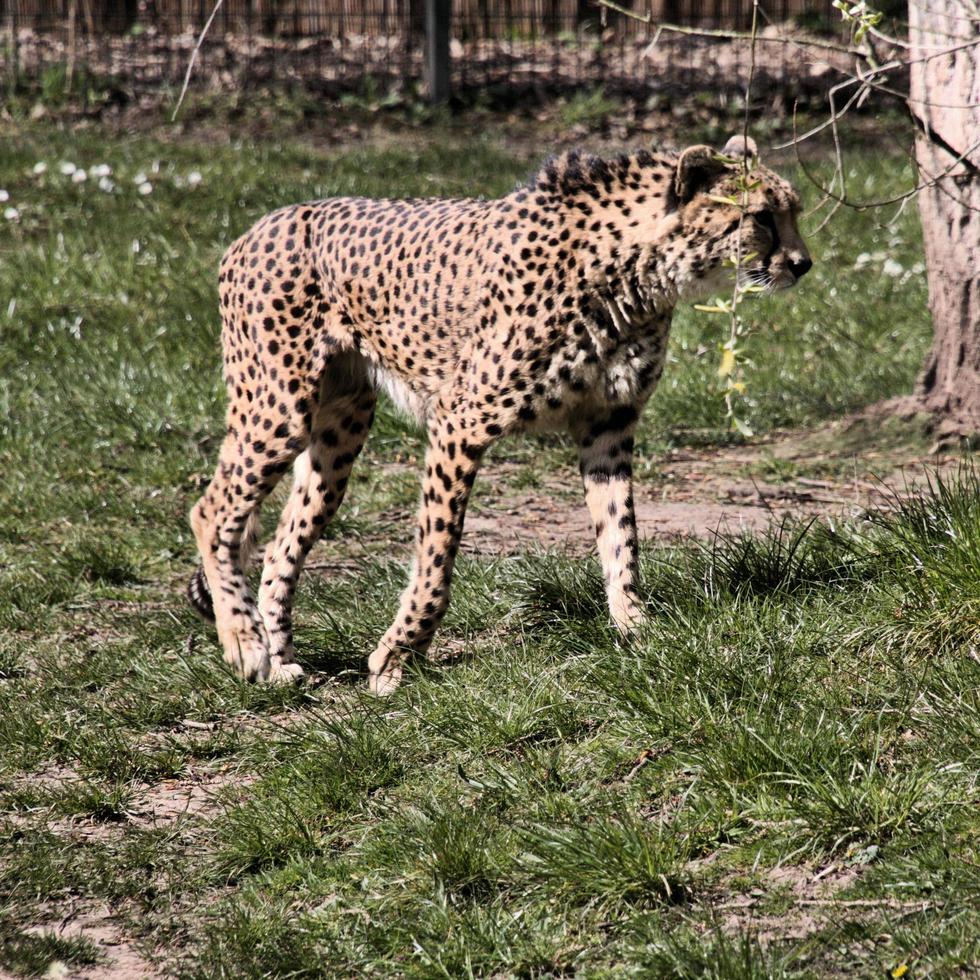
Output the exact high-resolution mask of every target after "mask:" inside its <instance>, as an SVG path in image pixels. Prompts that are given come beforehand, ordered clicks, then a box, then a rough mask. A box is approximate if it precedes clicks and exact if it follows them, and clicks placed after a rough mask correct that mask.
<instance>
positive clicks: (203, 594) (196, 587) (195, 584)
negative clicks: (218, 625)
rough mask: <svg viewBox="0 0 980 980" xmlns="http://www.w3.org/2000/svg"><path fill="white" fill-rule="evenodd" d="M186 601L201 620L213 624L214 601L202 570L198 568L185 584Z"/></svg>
mask: <svg viewBox="0 0 980 980" xmlns="http://www.w3.org/2000/svg"><path fill="white" fill-rule="evenodd" d="M187 599H188V601H189V602H190V604H191V607H192V608H193V609H194V611H195V612H196V613H197V614H198V615H199V616H200V617H201V619H203V620H204V621H205V622H206V623H213V622H214V601H213V600H212V598H211V588H210V587H209V586H208V580H207V579H206V578H205V577H204V569H203V568H200V567H198V569H197V571H196V572H194V574H193V575H192V576H191V580H190V581H189V582H188V583H187Z"/></svg>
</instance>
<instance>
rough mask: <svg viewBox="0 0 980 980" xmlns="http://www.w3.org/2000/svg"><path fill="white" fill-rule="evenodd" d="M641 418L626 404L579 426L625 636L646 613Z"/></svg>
mask: <svg viewBox="0 0 980 980" xmlns="http://www.w3.org/2000/svg"><path fill="white" fill-rule="evenodd" d="M636 420H637V412H636V409H634V408H633V407H632V406H628V405H627V406H621V407H618V408H613V409H611V410H610V411H609V412H608V413H606V414H604V415H601V416H599V417H596V418H592V419H590V420H589V421H588V422H586V423H584V424H582V425H581V426H577V427H576V429H575V431H574V435H575V437H576V438H577V440H578V443H579V465H580V468H581V471H582V482H583V484H584V485H585V501H586V504H587V505H588V508H589V513H590V514H591V515H592V523H593V525H594V526H595V535H596V544H597V546H598V550H599V560H600V562H601V563H602V573H603V578H604V580H605V585H606V597H607V599H608V602H609V612H610V615H611V616H612V620H613V622H614V623H615V624H616V627H617V628H618V629H619V631H620V632H621V633H623V634H624V635H628V634H630V633H632V632H633V630H635V629H636V627H637V626H639V625H640V624H641V623H642V622H643V620H644V618H645V616H644V612H643V607H642V606H641V605H640V603H639V601H638V599H637V587H638V585H639V571H640V561H639V545H638V541H637V535H636V515H635V512H634V507H633V430H634V428H635V426H636Z"/></svg>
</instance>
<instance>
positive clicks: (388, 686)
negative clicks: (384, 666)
mask: <svg viewBox="0 0 980 980" xmlns="http://www.w3.org/2000/svg"><path fill="white" fill-rule="evenodd" d="M401 679H402V669H401V667H393V668H390V669H389V670H385V671H383V672H382V673H380V674H374V673H371V674H369V675H368V690H369V691H370V692H371V693H372V694H376V695H377V696H378V697H379V698H383V697H386V696H387V695H389V694H393V693H394V692H395V690H396V689H397V687H398V685H399V684H400V683H401Z"/></svg>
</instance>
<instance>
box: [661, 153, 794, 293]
mask: <svg viewBox="0 0 980 980" xmlns="http://www.w3.org/2000/svg"><path fill="white" fill-rule="evenodd" d="M743 158H744V159H745V160H746V161H747V163H748V168H749V170H748V185H749V190H748V199H747V203H746V207H745V212H744V216H743V212H742V210H740V208H739V207H738V205H736V204H732V203H728V200H735V201H741V200H742V193H743V191H742V190H741V189H740V178H741V176H742V173H743V164H742V160H743ZM674 190H675V192H676V200H677V203H678V211H677V218H678V220H679V221H680V223H681V230H682V237H683V239H684V240H685V242H686V243H688V244H689V245H690V247H689V248H688V250H687V251H686V252H685V253H684V254H683V255H682V256H681V258H680V261H681V263H682V267H681V268H680V269H678V270H677V271H678V285H679V287H680V294H681V296H682V298H684V299H693V298H698V297H703V296H706V295H710V294H713V293H717V292H719V291H724V290H725V289H727V288H730V287H731V284H732V270H733V266H734V263H733V261H732V259H733V257H734V256H735V255H741V256H744V257H745V258H743V259H742V261H741V263H740V269H739V277H740V282H741V283H742V284H743V285H758V286H761V287H763V288H764V289H766V290H767V291H771V290H775V289H785V288H788V287H789V286H794V285H796V283H797V282H798V281H799V279H800V277H801V276H804V275H805V274H806V273H807V271H808V270H809V269H810V267H811V266H812V265H813V263H812V262H811V261H810V254H809V252H808V251H807V247H806V245H805V244H804V242H803V239H802V238H801V237H800V232H799V230H798V228H797V226H796V217H797V213H798V212H799V207H800V197H799V194H797V192H796V191H795V190H794V188H793V187H792V185H791V184H790V183H789V182H788V181H786V180H783V178H782V177H780V176H779V175H778V174H775V173H773V171H771V170H769V169H768V168H767V167H763V166H761V165H760V164H759V162H758V151H757V150H756V146H755V143H754V142H753V141H752V140H751V139H749V140H747V141H746V140H745V139H743V137H741V136H733V137H732V138H731V139H730V140H729V141H728V143H727V144H726V146H725V149H724V150H723V151H722V152H721V154H718V153H717V152H716V151H715V150H713V149H712V148H711V147H709V146H692V147H689V148H688V149H686V150H684V152H683V153H681V155H680V157H679V158H678V160H677V167H676V170H675V173H674ZM740 240H741V246H740Z"/></svg>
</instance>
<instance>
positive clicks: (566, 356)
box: [189, 147, 810, 693]
mask: <svg viewBox="0 0 980 980" xmlns="http://www.w3.org/2000/svg"><path fill="white" fill-rule="evenodd" d="M740 167H741V164H738V165H736V164H734V163H732V162H731V161H725V160H723V159H720V158H719V157H718V156H717V154H715V152H714V151H712V150H710V149H709V148H708V147H691V148H689V149H688V150H685V151H684V152H683V153H682V154H677V153H674V152H668V151H663V152H655V153H649V152H637V153H633V154H630V155H624V156H621V157H618V158H616V159H613V160H603V159H599V158H597V157H594V156H589V155H586V154H584V153H580V152H572V153H568V154H565V155H564V156H561V157H559V158H557V159H554V160H552V161H550V162H548V163H546V164H545V165H544V166H543V167H542V169H541V170H540V171H539V172H538V173H537V175H536V176H535V177H534V178H533V179H532V180H531V181H530V182H529V183H528V184H526V185H525V186H522V187H520V188H518V189H517V190H516V191H514V192H513V193H511V194H508V195H507V196H505V197H503V198H500V199H499V200H491V201H483V200H368V199H363V198H338V199H333V200H326V201H317V202H313V203H309V204H300V205H295V206H292V207H287V208H283V209H282V210H279V211H276V212H274V213H272V214H270V215H268V216H267V217H265V218H263V219H262V220H261V221H259V222H258V223H257V224H256V225H255V226H254V227H253V228H252V229H251V230H250V231H249V232H248V233H247V234H245V235H244V236H243V237H242V238H240V239H239V240H238V241H237V242H235V243H234V244H233V245H232V246H231V248H230V249H229V250H228V252H227V254H226V255H225V257H224V260H223V262H222V264H221V271H220V277H219V283H220V298H221V313H222V320H223V332H222V341H223V348H224V365H225V378H226V382H227V387H228V414H227V434H226V436H225V440H224V444H223V446H222V448H221V453H220V458H219V462H218V466H217V471H216V473H215V475H214V478H213V480H212V482H211V484H210V486H209V487H208V489H207V491H206V492H205V494H204V496H203V497H202V498H201V499H200V501H199V502H198V503H197V505H196V506H195V507H194V509H193V511H192V514H191V524H192V527H193V529H194V533H195V536H196V539H197V544H198V547H199V550H200V554H201V559H202V566H201V570H200V571H199V572H198V573H197V574H196V575H195V577H194V579H193V580H192V583H191V586H190V588H189V595H190V598H191V601H192V603H193V604H194V606H195V607H196V608H197V609H198V610H199V611H201V612H202V614H204V615H208V614H209V613H212V614H213V617H214V618H215V620H216V623H217V630H218V636H219V638H220V641H221V644H222V647H223V648H224V654H225V658H226V660H227V661H228V662H229V663H230V664H232V665H233V667H234V668H235V669H236V670H237V671H238V672H239V673H240V674H241V675H242V676H243V677H246V678H249V679H260V680H266V679H267V680H291V679H295V678H298V677H299V676H300V675H301V674H302V671H301V670H300V668H299V667H298V666H297V665H296V664H295V663H293V640H292V625H291V620H292V616H291V608H292V600H293V593H294V590H295V587H296V580H297V578H298V576H299V574H300V570H301V568H302V566H303V562H304V559H305V558H306V555H307V553H308V551H309V549H310V547H311V546H312V545H313V543H314V542H315V541H316V539H317V538H318V537H319V535H320V534H321V532H322V531H323V528H324V526H325V525H326V523H327V522H328V521H329V520H330V519H331V517H332V516H333V515H334V513H335V512H336V510H337V508H338V507H339V506H340V504H341V501H342V500H343V497H344V491H345V490H346V487H347V481H348V479H349V476H350V472H351V468H352V466H353V464H354V461H355V459H356V457H357V455H358V453H360V451H361V448H362V446H363V445H364V440H365V439H366V437H367V434H368V430H369V429H370V427H371V422H372V420H373V418H374V409H375V402H376V399H377V396H378V392H379V391H380V390H384V391H386V392H387V393H388V394H389V395H390V396H391V397H392V398H393V399H394V401H395V402H396V403H397V404H398V405H399V406H401V407H402V408H403V409H404V410H405V411H407V412H408V413H409V414H411V415H412V416H414V417H415V418H416V419H418V421H419V422H420V423H421V424H422V425H423V426H424V427H425V428H426V430H427V433H428V438H429V448H428V451H427V453H426V459H425V472H424V474H423V479H422V502H421V507H420V512H419V518H418V525H417V528H416V549H415V559H414V563H413V566H412V571H411V578H410V581H409V584H408V587H407V588H406V590H405V592H404V594H403V596H402V599H401V603H400V606H399V609H398V612H397V615H396V616H395V619H394V622H393V623H392V625H391V627H390V628H389V629H388V631H387V633H385V635H384V637H383V638H382V639H381V641H380V643H379V644H378V647H377V649H376V650H375V651H374V653H372V654H371V656H370V658H369V660H368V669H369V674H370V684H371V688H372V690H374V691H376V692H378V693H386V692H388V691H390V690H392V689H393V688H394V687H395V686H396V685H397V684H398V682H399V679H400V676H401V671H402V663H403V660H404V658H405V657H406V656H407V655H409V654H412V653H420V652H423V651H425V650H426V648H427V647H428V646H429V643H430V641H431V640H432V636H433V633H434V632H435V630H436V627H437V626H438V624H439V622H440V620H441V619H442V618H443V615H444V614H445V612H446V608H447V606H448V603H449V589H450V579H451V576H452V570H453V563H454V560H455V557H456V552H457V549H458V547H459V542H460V537H461V535H462V532H463V520H464V516H465V512H466V505H467V499H468V497H469V494H470V490H471V488H472V486H473V482H474V480H475V478H476V474H477V470H478V469H479V466H480V460H481V458H482V457H483V454H484V453H485V452H486V450H487V447H488V446H490V445H491V443H493V442H494V441H496V440H497V439H500V438H502V437H503V436H506V435H509V434H511V433H515V432H522V431H545V430H547V431H554V430H563V431H568V432H570V433H571V435H572V437H573V438H574V439H575V441H576V442H577V444H578V446H579V450H580V461H581V475H582V480H583V483H584V487H585V499H586V503H587V506H588V508H589V511H590V513H591V515H592V520H593V523H594V525H595V532H596V539H597V545H598V551H599V556H600V559H601V562H602V566H603V571H604V576H605V582H606V588H607V592H608V601H609V608H610V613H611V616H612V619H613V621H614V622H615V624H616V625H617V626H618V627H619V628H620V629H621V630H622V631H623V632H624V633H629V632H630V631H631V630H632V629H633V628H634V627H635V626H636V624H637V623H639V622H640V621H641V620H642V617H643V613H642V609H641V606H640V603H639V601H638V599H637V574H638V556H637V536H636V525H635V520H634V513H633V492H632V455H633V432H634V429H635V426H636V424H637V420H638V417H639V414H640V411H641V409H642V407H643V405H644V403H645V402H646V400H647V399H648V398H649V396H650V394H651V392H652V391H653V389H654V387H655V386H656V384H657V381H658V380H659V378H660V373H661V370H662V368H663V364H664V358H665V354H666V346H667V335H668V331H669V329H670V321H671V315H672V312H673V310H674V307H675V305H676V304H677V303H678V302H679V301H680V300H684V299H690V298H695V297H697V296H700V295H705V294H708V293H711V292H712V291H715V290H716V289H719V288H721V289H729V288H730V282H729V281H728V280H729V278H730V274H731V273H730V270H729V269H727V268H726V264H725V263H726V260H727V259H729V257H730V256H732V255H733V254H734V253H735V251H736V242H737V239H738V237H739V235H741V239H742V254H743V255H744V254H749V255H752V256H753V257H752V258H751V259H750V261H749V262H748V263H747V265H746V267H745V269H744V270H743V274H744V275H746V276H748V277H750V278H752V279H754V280H756V281H760V282H762V283H763V284H765V285H767V286H771V287H778V286H785V285H790V284H792V283H793V282H795V281H796V279H797V278H798V277H799V276H800V275H802V274H803V273H804V272H805V271H806V269H807V268H809V264H810V262H809V258H808V256H807V253H806V248H805V246H804V244H803V242H802V241H801V239H800V237H799V234H798V233H797V231H796V223H795V216H796V211H797V208H798V204H799V201H798V198H797V195H796V193H795V192H794V191H793V189H792V188H791V187H790V186H789V185H788V184H787V183H786V182H785V181H783V180H782V179H781V178H779V177H778V176H777V175H776V174H774V173H773V172H771V171H770V170H767V169H765V168H762V167H759V166H758V165H753V171H752V182H753V183H754V184H755V186H754V187H753V189H752V190H751V193H750V197H749V204H748V214H747V215H745V216H744V217H743V215H742V213H741V212H740V210H739V209H738V208H737V207H734V206H733V205H731V204H729V203H726V202H725V201H724V200H722V199H723V198H725V197H726V196H730V195H732V194H734V193H736V191H737V185H736V179H737V176H738V172H739V169H740ZM290 468H291V469H292V473H293V489H292V492H291V495H290V497H289V500H288V502H287V503H286V505H285V509H284V511H283V513H282V516H281V518H280V521H279V527H278V530H277V532H276V535H275V539H274V541H273V542H272V544H271V545H270V546H269V548H268V549H267V551H266V555H265V563H264V568H263V571H262V577H261V586H260V589H259V594H258V599H257V600H256V599H254V598H253V597H252V595H251V593H250V591H249V588H248V585H247V583H246V578H245V569H246V567H247V559H248V554H249V552H250V551H251V550H252V548H253V547H254V543H255V533H254V532H255V529H256V526H257V522H256V517H257V513H258V508H259V505H260V504H261V502H262V500H263V499H264V498H265V497H266V496H267V495H268V493H269V492H270V491H271V490H272V488H273V487H274V486H275V485H276V484H277V483H278V482H279V480H280V479H281V478H282V477H283V475H284V474H285V473H287V472H288V471H289V470H290Z"/></svg>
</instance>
